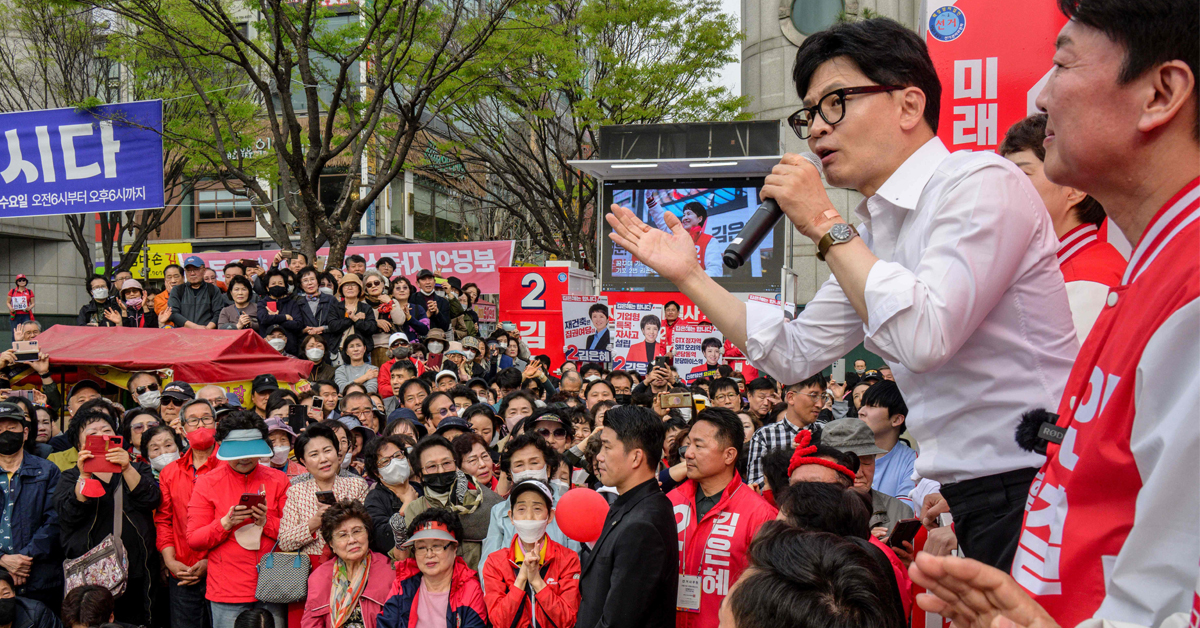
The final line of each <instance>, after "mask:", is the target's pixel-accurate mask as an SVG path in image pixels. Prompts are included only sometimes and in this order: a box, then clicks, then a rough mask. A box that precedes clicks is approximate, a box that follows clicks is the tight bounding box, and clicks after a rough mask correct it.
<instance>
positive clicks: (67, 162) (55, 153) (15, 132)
mask: <svg viewBox="0 0 1200 628" xmlns="http://www.w3.org/2000/svg"><path fill="white" fill-rule="evenodd" d="M0 136H2V137H0V218H17V217H23V216H49V215H53V214H77V213H87V212H113V211H126V210H133V209H157V208H159V207H162V206H163V203H164V200H163V144H162V101H161V100H147V101H142V102H128V103H118V104H115V105H103V106H100V107H96V108H94V109H89V110H86V111H84V110H76V109H47V110H43V111H21V112H16V113H4V114H0Z"/></svg>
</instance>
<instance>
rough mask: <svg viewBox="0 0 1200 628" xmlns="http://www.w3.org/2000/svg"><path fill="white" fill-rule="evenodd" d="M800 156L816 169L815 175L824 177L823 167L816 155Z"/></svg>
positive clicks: (801, 154)
mask: <svg viewBox="0 0 1200 628" xmlns="http://www.w3.org/2000/svg"><path fill="white" fill-rule="evenodd" d="M800 156H801V157H803V158H805V159H806V160H808V163H810V164H812V165H813V166H814V167H815V168H816V169H817V174H819V175H821V177H824V176H825V167H824V166H822V165H821V158H820V157H817V155H816V153H807V152H805V153H800Z"/></svg>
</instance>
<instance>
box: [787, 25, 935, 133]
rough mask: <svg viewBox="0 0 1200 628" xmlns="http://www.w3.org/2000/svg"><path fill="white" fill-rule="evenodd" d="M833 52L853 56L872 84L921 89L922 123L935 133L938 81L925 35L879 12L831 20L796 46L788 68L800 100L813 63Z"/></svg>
mask: <svg viewBox="0 0 1200 628" xmlns="http://www.w3.org/2000/svg"><path fill="white" fill-rule="evenodd" d="M838 57H846V58H847V59H849V60H851V61H853V62H854V65H856V66H858V69H859V70H860V71H861V72H862V73H863V75H864V76H866V77H867V79H869V80H870V81H872V82H874V83H878V84H879V85H899V86H901V87H916V88H917V89H920V90H921V91H922V92H924V93H925V113H924V116H925V122H926V123H928V124H929V128H930V129H931V130H932V131H933V132H934V133H937V130H938V110H939V109H940V107H941V101H942V83H941V81H940V80H938V75H937V71H936V70H934V69H933V61H932V60H931V59H930V58H929V50H928V49H927V48H926V47H925V42H924V40H922V39H921V38H920V37H919V36H917V34H916V33H915V32H913V31H911V30H909V29H907V28H905V27H904V26H902V25H901V24H900V23H899V22H896V21H895V20H890V19H887V18H882V17H880V18H873V19H869V20H862V21H859V22H843V23H841V24H835V25H833V26H831V27H829V28H827V29H825V30H823V31H821V32H819V33H813V34H812V35H809V36H808V37H807V38H806V39H805V40H804V43H802V44H800V48H799V49H798V50H796V63H795V66H794V68H793V70H792V80H793V81H794V82H795V83H796V93H797V94H798V95H799V96H800V99H801V100H803V99H804V96H805V95H806V94H807V93H808V83H809V81H810V80H812V76H813V74H815V73H816V71H817V68H819V67H821V64H823V63H825V62H826V61H829V60H831V59H836V58H838ZM814 104H815V103H814Z"/></svg>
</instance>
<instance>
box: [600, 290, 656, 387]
mask: <svg viewBox="0 0 1200 628" xmlns="http://www.w3.org/2000/svg"><path fill="white" fill-rule="evenodd" d="M662 317H663V308H662V306H661V305H659V304H657V303H617V304H616V305H614V306H613V307H612V323H613V343H612V356H613V370H615V371H620V370H623V371H637V372H638V373H640V374H642V375H645V374H646V373H648V372H649V371H650V363H651V362H653V361H654V358H655V356H659V355H666V353H667V347H666V346H664V344H663V343H662V342H659V331H660V330H661V329H662Z"/></svg>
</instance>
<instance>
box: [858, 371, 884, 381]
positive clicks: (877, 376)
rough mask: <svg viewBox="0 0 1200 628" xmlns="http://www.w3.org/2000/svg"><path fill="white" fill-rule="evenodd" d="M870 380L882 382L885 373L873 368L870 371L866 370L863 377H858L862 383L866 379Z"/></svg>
mask: <svg viewBox="0 0 1200 628" xmlns="http://www.w3.org/2000/svg"><path fill="white" fill-rule="evenodd" d="M868 380H874V381H876V382H882V381H883V375H882V374H881V373H880V372H879V371H876V370H875V369H871V370H869V371H866V372H865V373H863V374H862V377H860V378H859V379H858V383H860V384H862V383H863V382H866V381H868Z"/></svg>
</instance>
